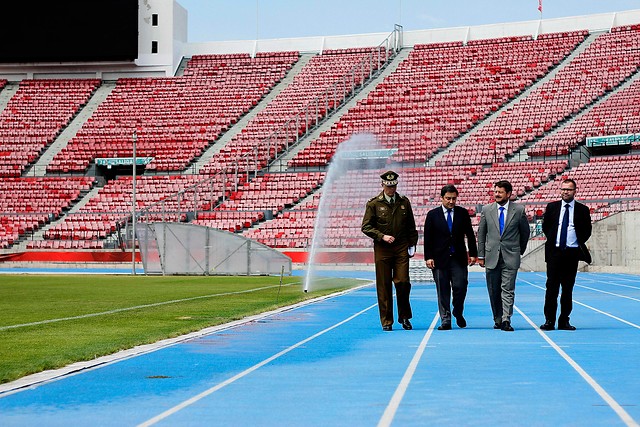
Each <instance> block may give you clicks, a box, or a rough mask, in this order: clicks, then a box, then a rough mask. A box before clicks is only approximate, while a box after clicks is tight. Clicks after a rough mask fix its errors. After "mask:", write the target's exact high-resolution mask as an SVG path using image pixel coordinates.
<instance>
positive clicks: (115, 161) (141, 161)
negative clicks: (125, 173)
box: [96, 157, 153, 167]
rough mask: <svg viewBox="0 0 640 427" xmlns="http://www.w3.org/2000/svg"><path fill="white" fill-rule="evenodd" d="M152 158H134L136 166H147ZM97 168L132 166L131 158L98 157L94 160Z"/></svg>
mask: <svg viewBox="0 0 640 427" xmlns="http://www.w3.org/2000/svg"><path fill="white" fill-rule="evenodd" d="M152 160H153V157H136V165H148V164H149V163H151V161H152ZM96 165H98V166H107V167H111V166H132V165H133V157H98V158H96Z"/></svg>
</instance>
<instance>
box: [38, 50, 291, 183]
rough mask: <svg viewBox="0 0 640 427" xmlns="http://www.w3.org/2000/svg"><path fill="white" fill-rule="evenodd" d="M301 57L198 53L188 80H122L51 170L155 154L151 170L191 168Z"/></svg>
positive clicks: (78, 168)
mask: <svg viewBox="0 0 640 427" xmlns="http://www.w3.org/2000/svg"><path fill="white" fill-rule="evenodd" d="M298 57H299V55H298V53H297V52H288V53H287V54H284V55H273V56H265V55H259V56H257V57H255V58H251V57H249V55H247V54H244V55H201V56H195V57H194V58H192V59H191V61H190V62H189V66H188V68H187V69H186V70H185V72H184V76H182V77H175V78H142V79H140V78H137V79H131V78H122V79H119V80H118V83H117V85H116V87H115V89H114V90H113V91H112V92H111V93H110V94H109V96H108V97H107V99H106V101H104V102H103V103H102V104H101V105H100V106H99V108H98V109H97V111H96V112H95V113H94V114H93V115H92V116H91V118H90V119H89V120H88V121H87V122H86V123H85V124H84V126H83V127H82V129H80V131H78V133H77V135H76V136H75V137H74V138H73V139H72V140H71V141H70V142H69V144H68V145H67V146H66V147H65V148H64V150H62V151H61V152H60V153H58V154H57V155H56V157H55V158H54V159H53V161H52V162H51V163H50V164H49V167H48V169H47V170H48V171H49V172H63V173H68V172H74V171H78V172H83V171H85V170H86V169H87V168H88V167H89V164H90V163H91V161H92V160H93V159H95V158H97V157H131V156H132V154H133V143H132V139H133V133H134V131H135V132H136V133H137V144H136V149H137V155H138V156H140V157H143V156H144V157H153V161H152V162H151V163H150V164H149V165H148V166H147V169H149V170H156V171H175V172H179V171H182V170H184V169H186V168H187V167H188V166H189V165H190V164H191V162H192V161H193V160H194V159H195V158H196V157H197V156H200V155H201V154H202V152H203V151H204V150H205V149H206V148H207V147H208V146H209V145H210V144H212V143H213V142H214V141H215V140H216V139H217V138H218V137H219V136H220V134H221V133H223V132H224V131H226V130H227V129H229V127H230V126H232V125H233V124H234V123H235V122H236V121H237V120H238V119H239V118H240V116H242V115H243V114H245V113H247V111H249V110H250V109H251V108H252V107H254V106H255V105H257V103H258V101H259V100H260V99H261V98H262V97H263V96H264V95H266V94H267V93H268V92H269V91H270V90H271V88H272V87H273V86H274V85H275V84H276V83H277V82H278V81H280V80H281V79H282V78H283V77H284V76H285V74H286V73H287V71H288V70H289V69H290V68H291V66H292V65H293V64H294V63H295V62H296V61H297V59H298Z"/></svg>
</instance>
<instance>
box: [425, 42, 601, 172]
mask: <svg viewBox="0 0 640 427" xmlns="http://www.w3.org/2000/svg"><path fill="white" fill-rule="evenodd" d="M601 34H602V32H598V33H592V34H589V36H588V37H587V38H585V39H584V41H583V42H582V43H580V45H579V46H578V47H577V48H576V49H574V50H573V52H571V53H570V54H569V55H567V57H566V58H564V60H563V61H562V62H561V63H560V64H558V66H556V67H555V68H554V69H553V70H551V71H550V72H549V73H547V75H545V76H544V77H543V78H541V79H540V80H538V81H536V82H535V83H534V84H532V85H531V86H529V87H528V88H526V89H525V90H524V91H523V92H522V93H521V94H520V95H518V96H517V97H515V98H514V99H512V100H511V101H509V102H508V103H506V104H504V105H503V106H502V108H499V109H498V110H497V111H495V112H494V113H493V114H490V115H489V116H487V117H486V118H485V119H484V120H482V121H481V122H480V123H478V125H477V126H475V127H474V128H472V129H470V130H469V131H468V132H467V133H465V134H464V135H462V136H461V137H460V138H458V139H457V140H456V141H454V142H453V143H451V144H450V145H449V146H448V147H447V148H446V149H444V150H442V151H440V152H438V153H437V154H436V155H435V156H433V157H431V158H430V159H429V160H428V161H427V166H435V165H436V162H437V161H438V160H440V159H441V158H442V157H443V156H444V155H446V154H447V153H448V152H449V150H451V149H452V148H454V147H456V146H458V145H460V144H463V143H464V142H465V141H466V140H467V138H468V137H469V135H471V134H473V133H475V132H477V131H479V130H480V129H482V128H483V127H485V126H487V125H488V124H489V123H491V122H492V121H493V120H495V119H496V118H497V117H500V115H501V114H503V113H504V111H506V110H509V109H510V108H512V107H513V106H514V105H515V104H517V103H518V102H520V101H522V100H523V99H525V98H526V97H527V96H529V94H530V93H531V92H533V91H534V90H536V89H538V88H539V87H540V86H542V85H543V84H545V83H546V82H548V81H549V80H551V79H553V78H554V77H555V76H556V74H558V72H559V71H560V70H561V69H562V68H563V67H564V66H565V65H567V64H570V63H571V61H573V59H574V58H575V57H576V56H578V55H579V54H580V53H582V52H583V51H584V50H585V49H586V48H587V47H589V45H591V43H593V42H594V41H595V40H596V39H597V38H598V36H599V35H601ZM522 152H523V153H524V152H525V149H523V150H522ZM524 160H526V155H525V158H521V157H518V156H514V157H512V158H511V159H509V160H508V161H524Z"/></svg>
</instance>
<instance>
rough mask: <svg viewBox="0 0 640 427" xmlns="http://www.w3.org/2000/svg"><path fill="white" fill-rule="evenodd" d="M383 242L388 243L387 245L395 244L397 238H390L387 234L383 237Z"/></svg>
mask: <svg viewBox="0 0 640 427" xmlns="http://www.w3.org/2000/svg"><path fill="white" fill-rule="evenodd" d="M382 240H383V241H385V242H387V243H393V242H395V241H396V238H395V237H393V236H389V235H387V234H385V235H384V236H382Z"/></svg>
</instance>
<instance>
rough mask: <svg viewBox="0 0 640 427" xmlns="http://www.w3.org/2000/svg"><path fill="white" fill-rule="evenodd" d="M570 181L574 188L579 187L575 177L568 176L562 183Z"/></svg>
mask: <svg viewBox="0 0 640 427" xmlns="http://www.w3.org/2000/svg"><path fill="white" fill-rule="evenodd" d="M568 182H569V183H571V184H573V189H574V190H575V189H576V188H578V184H576V182H575V181H574V180H573V179H571V178H567V179H565V180H564V181H562V183H563V184H566V183H568Z"/></svg>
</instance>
